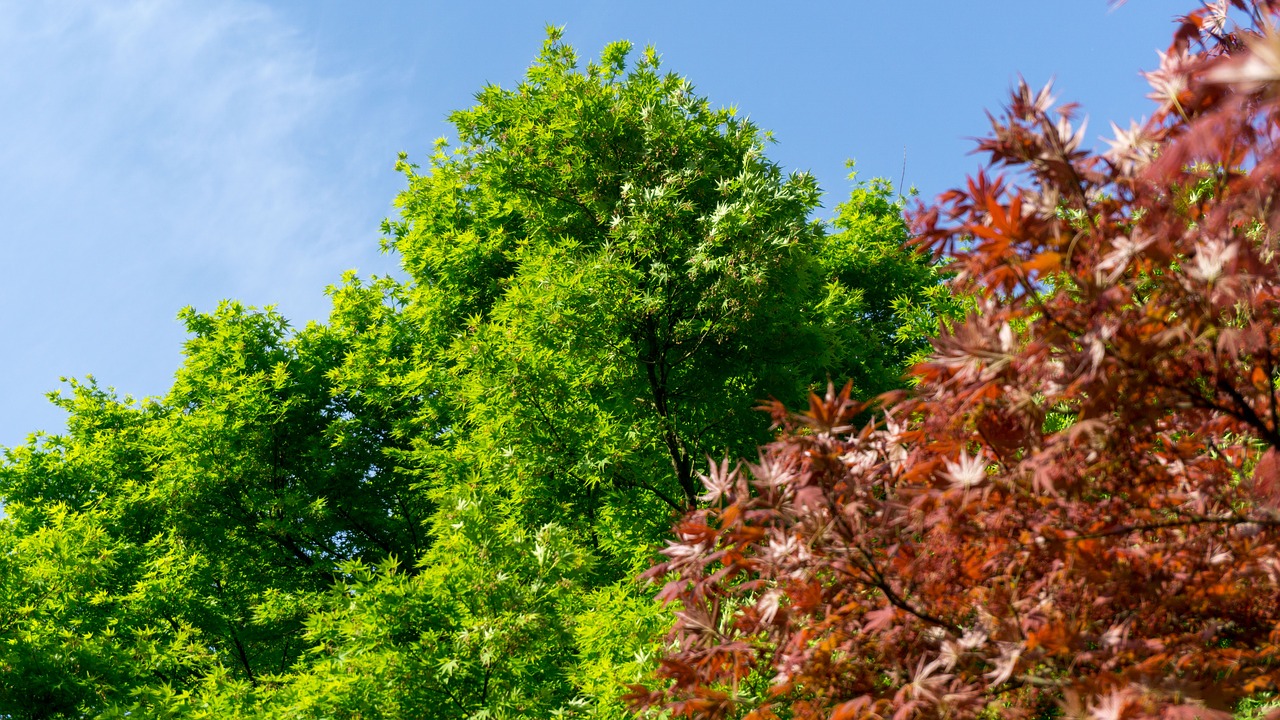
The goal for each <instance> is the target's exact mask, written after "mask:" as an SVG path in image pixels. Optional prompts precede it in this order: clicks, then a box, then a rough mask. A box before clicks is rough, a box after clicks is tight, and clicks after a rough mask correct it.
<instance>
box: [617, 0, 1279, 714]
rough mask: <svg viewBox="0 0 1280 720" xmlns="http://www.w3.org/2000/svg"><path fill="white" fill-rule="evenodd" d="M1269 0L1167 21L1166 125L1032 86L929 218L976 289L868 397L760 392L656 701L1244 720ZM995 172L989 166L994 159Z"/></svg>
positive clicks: (1268, 633) (1257, 594)
mask: <svg viewBox="0 0 1280 720" xmlns="http://www.w3.org/2000/svg"><path fill="white" fill-rule="evenodd" d="M1277 27H1280V0H1255V1H1253V2H1247V1H1245V0H1231V2H1219V3H1216V4H1212V5H1206V6H1204V7H1202V8H1201V9H1199V10H1197V11H1195V12H1192V13H1191V14H1190V15H1188V16H1186V17H1185V18H1182V20H1181V22H1180V24H1179V27H1178V30H1177V32H1176V34H1175V37H1174V39H1173V42H1172V44H1171V45H1170V47H1169V49H1168V51H1167V52H1165V53H1163V54H1162V56H1161V60H1162V61H1161V65H1160V68H1159V70H1156V71H1154V72H1151V73H1149V74H1148V78H1149V80H1150V82H1151V86H1152V89H1153V92H1152V95H1151V97H1152V98H1153V99H1154V100H1155V101H1156V102H1157V103H1158V107H1157V109H1156V110H1155V112H1154V115H1153V116H1152V118H1151V119H1150V120H1149V121H1147V122H1145V123H1143V124H1141V125H1138V124H1135V125H1132V126H1131V127H1130V128H1129V129H1120V128H1116V129H1115V139H1114V140H1112V141H1110V149H1109V150H1108V151H1107V152H1105V153H1101V154H1097V153H1093V152H1091V151H1089V150H1087V149H1085V148H1084V147H1083V146H1082V144H1081V139H1082V135H1083V130H1082V129H1077V127H1076V125H1075V117H1074V116H1075V108H1074V107H1073V106H1070V105H1067V106H1060V107H1056V108H1055V107H1054V101H1053V99H1052V98H1051V96H1050V93H1049V90H1048V88H1046V89H1044V90H1041V91H1038V92H1037V91H1033V90H1031V89H1029V88H1028V87H1026V86H1025V84H1023V85H1020V86H1019V87H1017V88H1016V89H1015V90H1014V92H1013V94H1012V101H1011V103H1010V104H1009V106H1008V108H1007V110H1006V112H1005V113H1004V114H1003V116H1001V117H999V118H993V119H992V128H993V129H992V133H991V135H990V136H989V137H988V138H986V139H985V140H983V141H981V144H980V149H981V150H982V151H983V152H985V153H986V154H988V155H989V157H990V167H989V168H988V169H987V170H984V171H982V172H979V173H978V174H977V175H976V176H975V177H973V178H971V179H970V180H969V181H968V184H967V185H966V187H964V188H962V189H957V190H953V191H951V192H948V193H946V194H944V195H943V196H942V197H941V198H940V200H939V203H938V205H937V206H935V207H933V208H928V209H923V208H922V209H921V210H920V211H919V212H918V214H917V215H916V218H915V221H916V225H917V228H918V231H919V238H920V242H921V243H922V244H923V245H924V246H926V247H928V248H931V249H933V250H934V251H936V252H940V253H945V254H947V255H949V256H950V257H952V258H953V259H954V262H953V264H952V266H951V267H952V268H953V269H954V270H955V271H956V278H955V281H954V282H955V286H956V288H957V290H959V291H962V292H969V293H974V294H975V295H976V297H977V310H976V312H974V313H973V314H971V315H970V316H969V317H968V318H967V319H966V320H964V321H963V322H961V323H958V324H956V325H955V326H954V327H951V328H950V329H948V330H947V331H945V332H944V333H943V334H942V336H941V337H939V338H938V339H937V340H936V342H935V346H934V347H935V349H934V352H933V354H932V356H931V357H930V358H929V359H928V360H927V361H925V362H924V363H922V364H920V365H919V366H917V367H916V368H915V369H914V371H913V372H914V374H915V377H916V379H917V380H918V385H917V386H916V387H915V388H914V389H913V390H912V391H910V392H909V393H906V394H903V395H900V396H897V397H891V398H882V399H881V403H882V405H881V407H883V408H886V409H884V410H883V411H880V412H879V415H878V420H877V421H876V422H874V423H872V424H870V425H867V426H866V427H862V428H860V429H858V428H854V427H851V426H850V425H849V423H850V422H851V418H853V417H855V416H857V415H858V414H859V413H862V412H865V411H866V410H867V408H866V407H865V406H864V405H862V404H860V403H857V402H854V401H852V400H850V398H849V395H848V392H847V389H846V392H844V393H834V392H828V393H827V396H826V397H825V398H816V397H815V398H814V399H813V400H812V402H811V407H810V409H809V410H808V412H806V413H803V414H790V413H788V412H787V411H786V410H785V409H784V408H781V407H774V408H772V412H773V414H774V417H775V420H776V421H777V423H778V425H779V426H780V428H781V434H780V439H779V440H778V441H777V442H775V443H773V444H772V445H769V446H767V447H766V448H764V449H763V450H762V452H761V457H760V460H759V462H758V464H753V465H748V466H743V467H739V468H737V469H734V468H731V467H730V466H729V464H727V463H726V464H725V465H723V466H720V467H717V468H714V469H713V471H712V472H711V473H710V475H709V476H708V477H706V478H705V479H704V482H705V485H706V489H707V492H706V494H705V495H704V496H703V497H702V500H703V501H704V503H705V504H706V505H707V507H706V508H705V509H702V510H698V511H696V512H693V513H691V514H690V515H688V516H687V517H686V518H685V519H684V520H683V521H682V522H681V523H680V524H679V526H678V527H677V529H676V533H677V538H678V540H677V541H675V542H673V543H672V544H671V545H670V547H668V548H667V549H666V551H665V555H666V557H667V559H666V560H665V561H664V562H662V563H661V564H660V565H658V566H656V567H655V568H653V569H652V570H651V571H650V572H649V573H648V576H649V577H651V578H658V579H665V581H666V585H665V588H664V589H663V590H662V592H661V596H662V597H663V598H664V599H665V600H666V601H668V602H671V603H674V604H675V606H676V609H677V613H676V614H677V617H678V621H677V623H676V627H675V629H674V631H673V638H672V639H673V645H672V647H673V648H674V649H672V650H671V651H670V652H669V653H668V656H667V657H666V658H665V659H664V660H663V662H662V665H661V669H660V671H659V679H658V681H657V682H656V684H655V687H650V688H645V687H636V688H634V694H633V698H634V700H635V701H636V702H637V704H638V705H640V706H645V707H662V708H666V709H669V710H670V711H672V713H673V714H674V715H676V716H687V717H697V718H727V717H741V716H743V714H746V715H747V717H750V718H775V717H793V718H832V720H847V719H850V718H864V717H866V718H889V717H892V718H894V720H904V719H906V718H912V717H949V718H963V717H973V716H976V715H979V714H982V713H984V712H986V713H991V712H996V713H998V715H1000V716H1003V717H1028V716H1033V715H1036V714H1041V713H1046V712H1048V713H1055V712H1061V713H1062V714H1064V715H1066V716H1070V717H1091V718H1095V719H1096V720H1121V719H1123V718H1139V717H1161V718H1167V719H1170V720H1173V719H1175V718H1193V717H1200V718H1213V717H1219V716H1222V717H1229V712H1230V711H1231V710H1233V709H1234V708H1235V707H1236V703H1237V702H1238V701H1239V700H1240V699H1241V698H1244V697H1247V696H1250V695H1252V694H1256V693H1259V692H1262V691H1267V690H1274V689H1276V688H1277V682H1278V681H1280V604H1278V603H1277V600H1278V599H1280V598H1278V594H1277V591H1278V590H1280V544H1278V541H1280V458H1278V457H1277V450H1276V448H1278V447H1280V406H1278V404H1280V397H1278V396H1277V381H1278V379H1280V266H1278V265H1277V256H1276V250H1277V247H1276V237H1277V232H1278V230H1280V193H1278V192H1277V191H1278V190H1280V153H1278V152H1277V145H1276V143H1277V140H1278V139H1280V30H1277V29H1276V28H1277ZM996 172H1000V173H1003V174H1002V175H995V173H996Z"/></svg>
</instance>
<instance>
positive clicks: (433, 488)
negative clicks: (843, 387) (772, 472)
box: [0, 29, 959, 719]
mask: <svg viewBox="0 0 1280 720" xmlns="http://www.w3.org/2000/svg"><path fill="white" fill-rule="evenodd" d="M629 56H630V47H629V46H628V45H627V44H625V43H618V44H614V45H610V46H609V47H607V48H606V49H605V51H604V53H603V54H602V56H601V59H600V60H599V61H598V62H596V63H589V64H587V65H586V66H585V68H582V67H579V64H578V61H577V59H576V57H575V55H574V53H573V51H572V49H571V48H569V47H568V46H566V45H564V44H563V43H562V42H560V40H559V31H558V30H554V29H553V30H552V31H551V33H550V38H549V40H548V41H547V43H546V45H545V46H544V48H543V52H542V54H541V55H540V57H539V59H538V61H537V62H536V63H535V64H534V66H533V67H532V68H530V70H529V72H528V75H527V76H526V78H525V80H524V82H522V83H521V84H519V85H518V86H517V87H516V88H514V89H502V88H498V87H487V88H485V89H484V90H483V91H482V92H481V93H480V94H479V95H478V96H477V104H476V105H475V107H473V108H471V109H468V110H464V111H460V112H457V113H455V114H454V115H453V116H452V120H453V122H454V124H455V125H456V127H457V131H458V145H457V147H456V148H451V147H450V146H449V145H447V144H445V143H444V142H441V143H439V144H438V145H437V148H436V151H435V153H434V154H433V155H431V156H430V158H429V159H428V160H427V163H426V166H425V168H420V167H415V166H413V165H410V164H409V163H408V162H407V161H405V160H403V159H402V162H401V166H400V167H401V169H402V171H403V172H404V173H405V176H406V179H407V183H408V187H407V189H406V190H405V191H404V192H403V193H402V194H401V195H400V197H399V198H398V200H397V203H398V205H399V207H400V209H401V217H400V219H399V220H396V221H388V222H387V223H386V234H387V238H386V240H385V242H386V245H387V246H388V247H389V248H391V249H394V251H396V252H398V253H399V254H400V255H401V257H402V259H403V264H404V269H405V271H406V273H407V275H408V279H407V281H404V282H400V281H396V280H393V279H389V278H374V279H372V280H366V281H362V280H360V279H358V278H356V277H355V276H354V275H352V274H348V275H347V276H345V277H344V278H343V281H342V283H341V284H340V285H338V286H336V287H333V288H330V296H331V298H332V301H333V309H332V313H331V315H330V318H329V321H328V322H327V323H325V324H319V323H313V324H311V325H308V326H307V327H305V328H302V329H300V330H295V329H292V328H290V327H289V325H288V323H287V322H286V321H285V320H284V319H283V318H282V317H280V316H279V315H278V314H277V313H275V312H274V311H273V310H271V309H270V308H268V309H266V310H255V309H252V308H247V307H244V306H242V305H240V304H237V303H233V302H228V303H223V304H222V305H220V306H219V307H218V308H217V309H216V310H215V311H214V312H212V313H207V314H206V313H199V312H196V311H194V310H191V309H188V310H184V311H183V313H182V315H181V318H182V320H183V321H184V322H185V323H186V326H187V329H188V332H189V334H190V339H189V340H188V342H187V344H186V347H185V360H184V363H183V365H182V367H181V369H180V370H179V371H178V373H177V375H176V377H175V380H174V384H173V387H172V389H171V390H170V392H169V393H168V394H167V395H166V396H165V397H163V398H156V399H151V400H147V401H144V402H141V403H136V402H134V401H133V400H131V399H129V398H124V399H123V400H121V399H119V398H117V397H116V396H115V395H114V394H113V392H111V391H107V390H103V389H101V388H99V387H98V386H97V385H96V384H95V383H94V382H93V381H92V380H91V379H90V380H89V381H86V382H76V381H71V382H70V386H69V390H70V392H69V393H68V394H66V395H59V396H55V398H54V401H55V402H56V403H58V404H59V405H60V406H61V407H63V408H64V409H66V410H67V411H68V414H69V415H70V420H69V424H68V431H67V433H66V434H64V435H60V436H48V435H37V436H34V437H33V438H32V440H31V441H30V442H29V443H28V444H27V445H26V446H24V447H20V448H14V449H12V450H9V451H7V454H6V461H5V462H4V463H3V465H2V466H0V497H3V500H4V503H5V510H6V512H7V515H8V517H7V518H6V519H5V520H4V522H3V524H2V525H0V550H2V551H3V553H2V554H0V618H6V620H5V621H3V624H0V695H2V697H0V703H5V702H8V703H9V704H8V705H4V704H0V716H3V715H9V716H13V717H30V718H46V717H48V718H53V717H87V716H94V715H99V714H100V715H102V716H104V717H130V718H178V717H182V718H188V717H192V718H199V717H209V718H213V717H218V718H236V717H243V718H277V717H278V718H305V717H345V718H383V717H385V718H393V717H436V718H459V719H461V718H547V717H580V718H586V717H592V718H623V717H628V716H629V714H628V711H627V709H626V707H625V705H624V703H623V702H622V700H621V696H622V694H623V693H624V692H625V690H624V688H625V686H626V685H627V684H629V683H634V682H637V681H639V680H640V679H642V678H643V677H644V676H645V675H646V674H647V673H649V672H650V671H651V670H652V669H653V667H654V660H653V658H655V657H656V656H657V655H658V651H659V650H661V649H662V647H663V646H664V643H665V642H666V641H665V635H666V632H667V630H668V628H669V627H670V623H671V616H670V614H669V612H668V611H667V610H665V609H663V608H662V607H661V606H660V605H658V604H657V603H655V602H654V600H653V598H652V590H651V589H648V588H643V587H641V586H639V585H638V584H636V582H635V581H634V580H633V579H632V578H633V577H634V575H635V574H636V572H637V571H638V569H640V568H642V567H644V566H646V565H647V564H648V563H649V561H650V559H651V557H652V554H653V553H654V551H655V548H657V547H658V546H660V545H661V544H662V542H663V541H664V540H665V539H666V537H667V536H668V535H669V530H670V527H671V524H672V522H673V520H674V519H675V518H676V517H678V516H679V515H680V514H682V513H683V512H684V511H685V510H687V509H688V508H690V507H694V506H696V505H697V504H698V503H699V495H700V494H701V493H702V492H703V488H702V484H701V482H700V480H699V479H698V474H699V471H700V469H702V468H704V467H705V462H706V458H707V457H709V456H710V457H721V456H724V455H728V454H732V455H744V454H748V453H751V452H754V449H755V447H756V446H757V445H758V444H760V443H761V442H764V441H766V440H768V438H769V428H768V422H769V421H768V418H767V417H766V416H764V415H763V414H762V413H759V412H756V411H755V410H754V408H755V406H756V405H757V404H758V403H759V402H760V401H762V400H766V399H769V398H777V399H781V400H783V401H786V402H798V401H800V400H801V399H802V398H803V397H804V396H805V394H806V393H807V392H808V391H809V390H810V389H812V388H814V387H816V386H819V385H825V384H826V383H827V381H828V379H836V380H840V379H844V378H852V379H853V381H854V383H855V386H856V387H857V391H858V392H859V393H860V394H861V395H863V396H867V397H869V396H872V395H875V394H877V393H880V392H883V391H886V390H890V389H894V388H898V387H900V386H901V385H902V375H903V371H904V369H905V367H906V366H907V365H908V364H909V363H910V362H911V361H912V358H914V357H915V356H917V355H918V354H919V353H920V352H921V351H922V349H923V348H924V347H925V346H926V345H927V338H928V337H929V336H931V335H932V334H933V333H934V332H935V331H936V329H937V326H938V323H939V321H940V318H944V317H948V316H951V315H954V314H956V313H957V312H959V306H958V305H957V304H956V303H955V302H954V301H953V300H952V299H951V298H950V297H949V296H948V295H947V294H946V292H945V291H944V290H943V289H942V286H941V285H940V276H939V270H938V268H937V267H936V266H935V265H934V264H933V263H932V262H931V260H930V259H929V258H927V257H923V256H921V255H918V254H916V253H914V252H913V251H911V250H910V249H907V248H906V247H905V246H906V243H907V240H908V235H907V231H906V227H905V225H904V223H903V220H902V216H901V211H902V206H901V203H900V202H899V201H897V200H895V198H894V195H893V191H892V189H891V188H890V187H889V185H888V184H887V183H885V182H883V181H873V182H871V183H869V184H861V185H859V186H858V187H857V189H855V191H854V192H853V195H852V196H851V198H850V200H849V202H848V203H845V204H842V205H840V206H839V209H838V216H837V218H836V220H835V226H834V230H833V229H832V228H831V227H830V226H829V225H828V224H827V223H824V222H822V221H818V220H815V219H813V215H814V213H815V211H816V209H817V207H818V202H819V191H818V188H817V186H816V184H815V183H814V181H813V179H812V178H811V177H810V176H808V175H806V174H803V173H797V174H790V175H788V174H785V173H783V171H782V170H781V169H780V168H779V167H778V166H777V165H776V164H774V163H773V162H771V161H770V160H768V159H767V157H766V155H765V149H766V143H767V135H765V134H764V133H762V132H761V131H759V130H758V129H757V128H756V127H755V126H754V125H753V124H752V123H751V122H749V121H748V120H745V119H743V118H740V117H738V116H737V114H736V113H735V112H734V111H733V110H729V109H714V108H712V107H711V105H710V103H709V102H708V101H707V100H706V99H704V98H701V97H699V96H697V95H696V94H695V93H694V91H693V88H692V86H691V85H690V84H689V82H688V81H687V80H685V79H684V78H681V77H679V76H677V75H674V74H670V73H665V72H663V71H662V70H661V69H660V66H659V62H658V59H657V56H656V54H654V53H653V51H652V50H646V51H645V52H643V53H641V55H640V57H639V58H638V59H636V60H635V61H634V62H632V61H631V60H629ZM10 698H15V700H12V701H10ZM16 698H21V699H22V701H21V702H20V701H18V700H16Z"/></svg>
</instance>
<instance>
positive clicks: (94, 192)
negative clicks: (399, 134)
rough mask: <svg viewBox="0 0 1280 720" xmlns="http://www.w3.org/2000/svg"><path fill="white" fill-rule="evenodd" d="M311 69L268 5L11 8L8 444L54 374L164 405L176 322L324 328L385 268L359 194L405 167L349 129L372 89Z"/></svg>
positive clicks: (149, 2)
mask: <svg viewBox="0 0 1280 720" xmlns="http://www.w3.org/2000/svg"><path fill="white" fill-rule="evenodd" d="M315 68H316V61H315V57H314V53H313V51H312V50H311V49H310V47H309V46H308V44H307V42H306V39H305V38H304V37H302V36H301V35H300V34H299V33H297V32H296V31H295V30H294V29H293V28H291V27H289V26H288V25H287V24H286V23H285V22H284V20H283V19H282V18H281V17H280V16H279V15H277V14H276V13H275V12H273V11H272V10H271V9H269V8H267V7H265V6H263V5H260V4H255V3H250V2H240V1H231V2H196V1H194V0H118V1H113V2H100V1H94V0H55V1H52V2H40V3H28V2H18V1H16V0H9V1H4V0H0V268H3V270H4V278H5V279H4V281H3V282H0V337H5V338H6V342H5V343H4V344H5V345H6V346H8V347H9V348H12V349H15V350H13V351H11V352H10V353H9V354H8V355H7V356H5V357H0V408H4V409H5V412H4V415H5V416H4V417H0V443H12V442H14V441H16V440H17V439H18V436H19V435H20V433H21V432H25V431H26V430H28V429H34V428H35V427H38V426H41V425H45V426H47V425H49V424H50V423H48V422H35V423H34V424H33V418H32V413H35V414H36V419H43V418H47V417H48V414H47V412H44V411H39V410H36V409H35V408H37V407H41V406H43V400H40V399H39V394H40V392H42V391H44V390H48V389H51V388H52V387H53V386H54V385H55V384H56V378H57V376H58V375H59V374H71V375H83V374H85V373H87V372H95V373H97V374H98V375H99V376H100V377H102V378H103V379H104V381H106V382H110V383H111V384H116V385H118V386H119V387H121V388H122V389H127V390H132V391H134V392H136V393H138V394H149V393H157V392H162V391H163V390H164V389H165V388H166V386H167V382H168V377H169V375H170V373H171V372H172V370H173V368H174V367H175V366H176V363H177V355H178V351H179V348H180V343H181V337H182V334H181V330H180V328H178V327H177V325H176V324H175V323H174V322H173V320H172V318H173V317H174V315H175V314H176V312H177V310H178V309H179V308H180V307H182V306H183V305H186V304H196V305H198V306H199V307H201V308H211V306H212V304H213V302H215V301H216V299H218V298H222V297H236V298H241V299H244V300H246V301H247V302H252V303H255V304H265V303H270V302H279V303H280V304H281V306H282V309H283V310H284V311H285V313H286V315H292V316H293V317H294V318H295V319H297V320H305V319H310V318H315V317H322V316H323V315H324V312H325V308H326V302H325V300H324V298H323V297H322V295H321V291H322V289H323V287H324V285H325V284H327V283H330V282H333V281H335V280H336V279H337V277H338V274H339V272H340V271H341V270H342V269H344V268H346V267H349V266H357V265H359V266H361V269H362V270H369V269H370V267H369V266H370V265H374V266H376V267H377V268H379V269H385V268H387V267H389V266H390V263H389V261H387V260H385V259H379V258H378V257H377V249H376V247H377V243H376V238H377V229H376V228H377V226H376V222H377V220H378V217H380V216H373V215H370V208H371V203H370V199H369V197H368V196H367V191H368V188H367V185H368V183H367V182H366V181H367V179H368V178H367V175H368V173H369V172H371V171H370V169H369V168H371V167H376V168H378V169H380V170H381V169H386V172H388V173H389V168H390V165H391V162H392V161H393V159H394V158H390V157H387V158H379V157H373V158H371V157H367V156H366V155H367V153H368V152H369V144H370V143H369V142H368V139H367V138H362V137H361V135H360V132H361V131H359V130H357V129H355V128H356V126H355V124H353V123H351V122H348V119H349V118H351V117H354V116H356V114H355V113H353V112H352V109H351V108H352V107H353V106H354V105H355V104H357V98H358V90H359V81H360V78H359V76H358V75H356V74H350V75H344V76H324V75H322V74H319V73H317V72H316V70H315ZM362 173H363V174H364V176H363V177H362V176H361V175H362ZM362 184H363V185H364V186H366V187H361V185H362ZM361 193H364V195H362V194H361ZM390 199H391V198H390V197H385V198H381V199H380V200H377V201H375V202H374V203H373V205H372V207H374V208H376V210H375V213H376V212H381V213H382V214H387V211H388V210H389V207H388V204H389V201H390ZM42 412H44V415H43V417H42V416H41V413H42ZM19 429H21V430H20V431H19ZM15 433H18V434H19V435H15Z"/></svg>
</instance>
